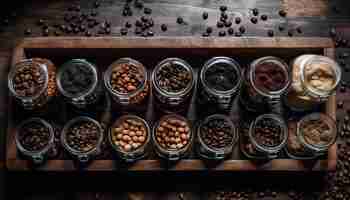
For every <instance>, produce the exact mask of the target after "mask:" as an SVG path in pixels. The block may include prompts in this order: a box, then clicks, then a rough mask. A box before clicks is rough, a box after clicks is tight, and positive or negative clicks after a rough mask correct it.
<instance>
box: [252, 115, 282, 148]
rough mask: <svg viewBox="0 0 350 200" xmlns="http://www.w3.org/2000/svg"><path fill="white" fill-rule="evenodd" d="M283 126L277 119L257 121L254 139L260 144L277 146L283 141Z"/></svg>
mask: <svg viewBox="0 0 350 200" xmlns="http://www.w3.org/2000/svg"><path fill="white" fill-rule="evenodd" d="M281 136H282V128H281V127H280V125H279V124H277V122H276V121H275V120H272V119H261V120H260V121H258V122H256V124H255V129H254V135H253V137H254V139H255V140H256V142H257V143H258V144H260V145H264V146H277V145H279V144H280V143H281V142H282V137H281Z"/></svg>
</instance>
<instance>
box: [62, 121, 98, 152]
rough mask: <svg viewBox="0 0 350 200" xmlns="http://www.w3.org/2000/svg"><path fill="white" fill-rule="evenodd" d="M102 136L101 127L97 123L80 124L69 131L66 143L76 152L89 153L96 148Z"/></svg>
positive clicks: (74, 125)
mask: <svg viewBox="0 0 350 200" xmlns="http://www.w3.org/2000/svg"><path fill="white" fill-rule="evenodd" d="M100 134H101V133H100V130H99V127H98V126H97V125H96V124H95V123H92V122H78V123H76V124H73V125H72V126H71V127H70V128H69V129H68V131H67V133H66V141H67V144H68V146H70V147H71V148H73V149H74V150H77V151H80V152H88V151H90V150H92V149H93V148H95V147H96V145H97V143H98V140H99V136H100Z"/></svg>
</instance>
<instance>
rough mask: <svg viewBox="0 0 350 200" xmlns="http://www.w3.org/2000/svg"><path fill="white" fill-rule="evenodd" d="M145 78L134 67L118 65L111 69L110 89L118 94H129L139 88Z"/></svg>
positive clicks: (127, 64)
mask: <svg viewBox="0 0 350 200" xmlns="http://www.w3.org/2000/svg"><path fill="white" fill-rule="evenodd" d="M144 79H145V77H144V74H143V72H142V71H141V70H140V69H139V68H138V67H137V66H135V65H133V64H129V63H120V64H117V65H115V66H114V67H113V70H112V74H111V79H110V81H111V86H112V89H113V90H115V91H117V92H120V93H125V94H126V93H131V92H133V91H135V90H137V89H138V88H140V87H141V85H142V83H143V81H144Z"/></svg>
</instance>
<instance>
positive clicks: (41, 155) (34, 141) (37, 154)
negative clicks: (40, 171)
mask: <svg viewBox="0 0 350 200" xmlns="http://www.w3.org/2000/svg"><path fill="white" fill-rule="evenodd" d="M54 139H55V135H54V129H53V127H52V126H51V125H50V124H49V123H48V122H47V121H45V120H43V119H41V118H30V119H27V120H25V121H23V122H22V123H21V124H20V125H19V126H18V127H17V129H16V136H15V141H16V146H17V149H18V150H19V151H20V152H21V153H22V154H23V155H24V156H26V157H29V158H30V159H31V160H32V161H33V163H34V164H41V163H43V161H44V160H45V158H46V157H47V154H48V152H49V150H50V149H51V148H53V146H54Z"/></svg>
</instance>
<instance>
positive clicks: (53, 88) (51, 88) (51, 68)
mask: <svg viewBox="0 0 350 200" xmlns="http://www.w3.org/2000/svg"><path fill="white" fill-rule="evenodd" d="M32 60H33V61H34V62H38V63H40V64H43V65H46V67H47V72H48V76H49V80H48V86H47V95H48V96H49V97H54V96H57V93H58V91H57V84H56V71H57V68H56V66H55V65H54V64H53V63H52V61H51V60H49V59H46V58H32Z"/></svg>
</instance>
